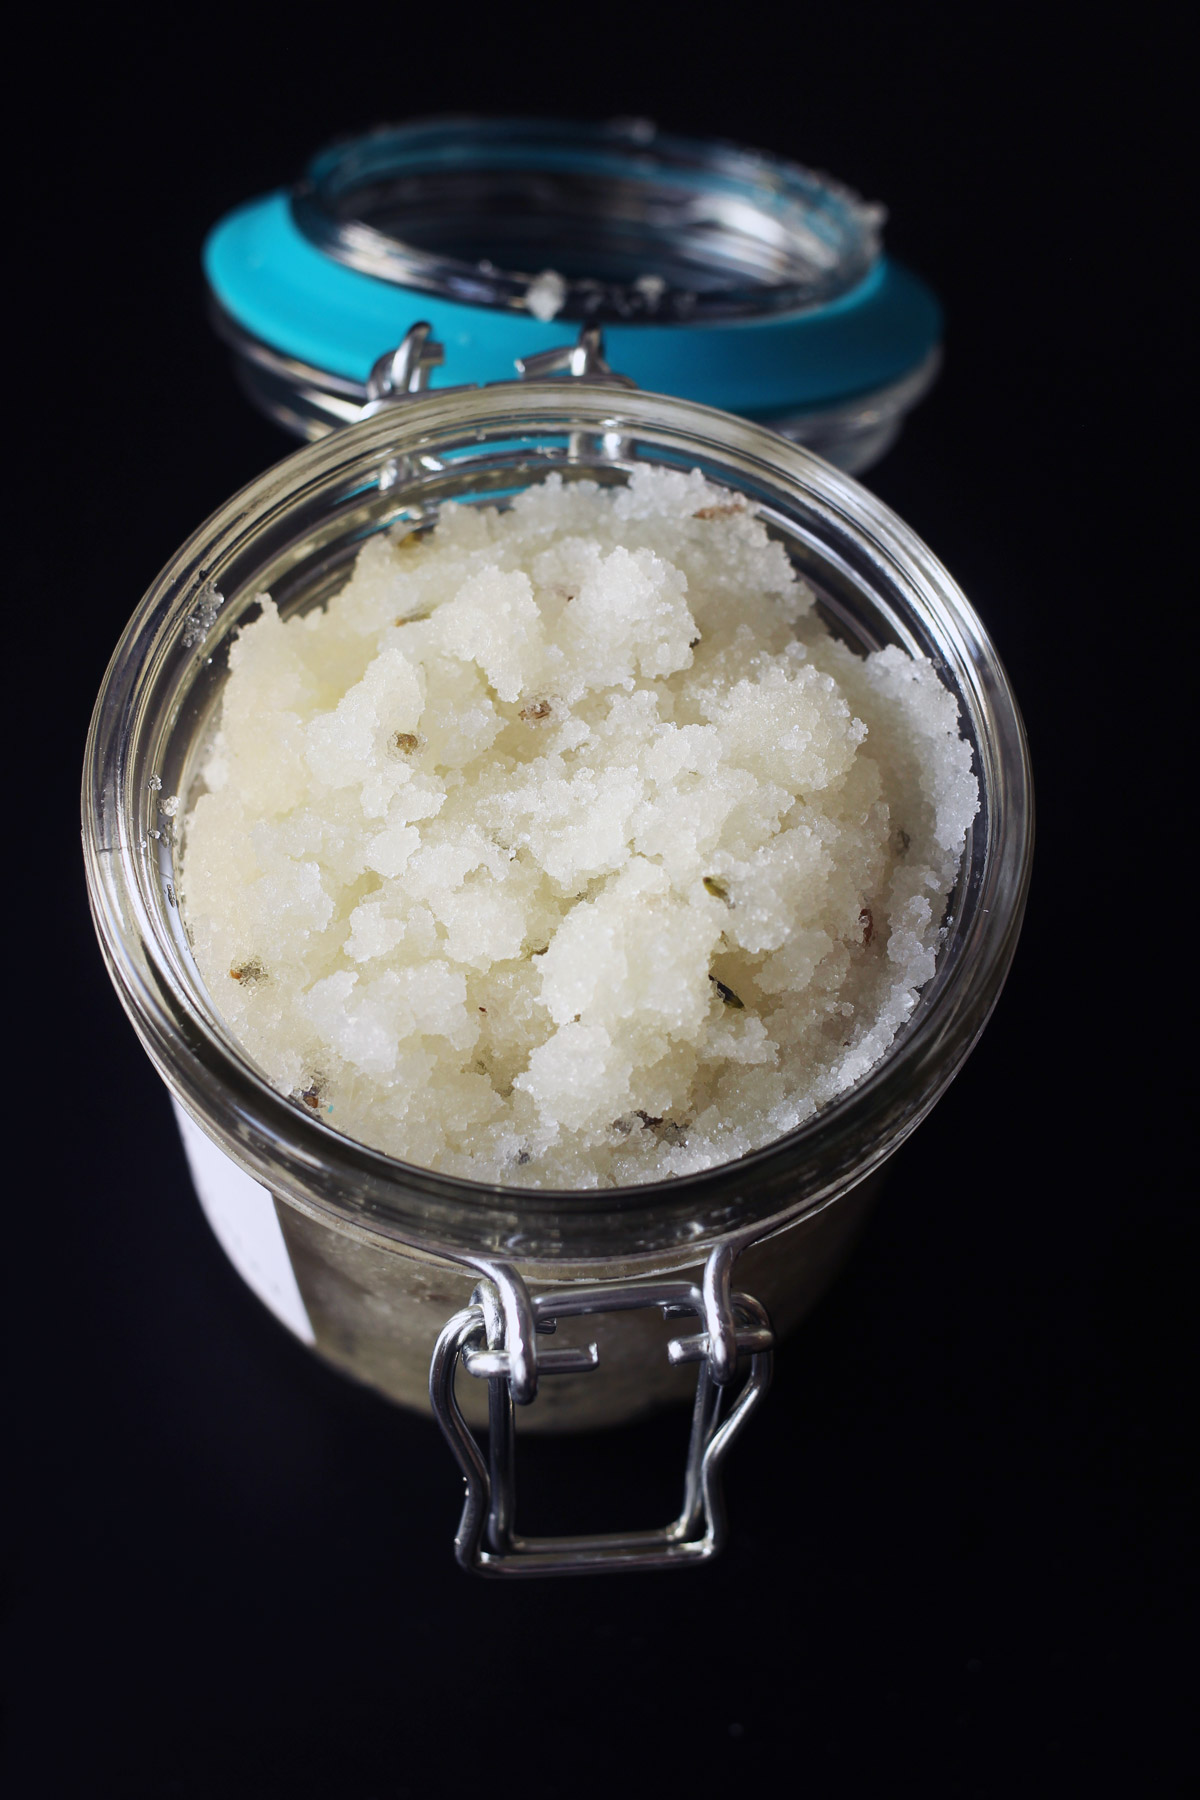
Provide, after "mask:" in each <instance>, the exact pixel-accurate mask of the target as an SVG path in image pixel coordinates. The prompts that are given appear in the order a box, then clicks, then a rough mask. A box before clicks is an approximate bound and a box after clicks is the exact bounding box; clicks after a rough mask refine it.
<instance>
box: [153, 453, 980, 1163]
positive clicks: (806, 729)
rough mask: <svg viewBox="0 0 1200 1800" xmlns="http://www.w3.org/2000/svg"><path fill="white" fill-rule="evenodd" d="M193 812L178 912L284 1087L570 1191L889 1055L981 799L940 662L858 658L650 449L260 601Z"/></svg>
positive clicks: (456, 1157)
mask: <svg viewBox="0 0 1200 1800" xmlns="http://www.w3.org/2000/svg"><path fill="white" fill-rule="evenodd" d="M188 798H189V801H190V805H189V808H188V810H187V813H186V818H185V820H184V838H183V845H182V879H181V894H182V905H183V909H184V917H185V920H186V923H187V928H188V931H189V934H190V936H191V939H192V942H193V944H194V948H195V954H196V958H197V961H198V963H199V967H200V970H201V972H202V974H203V976H204V979H205V981H206V982H207V984H208V987H209V990H210V992H211V994H212V997H213V999H214V1001H215V1003H216V1006H217V1008H218V1010H219V1011H220V1013H221V1014H222V1015H223V1016H224V1018H225V1020H226V1022H227V1024H228V1026H229V1029H230V1031H231V1032H232V1033H233V1035H234V1036H235V1037H236V1038H237V1039H239V1040H240V1042H241V1044H242V1045H243V1047H244V1048H245V1050H246V1052H247V1053H248V1054H249V1056H250V1057H251V1058H252V1059H253V1060H254V1061H255V1062H257V1063H258V1065H259V1066H260V1067H261V1068H262V1069H263V1070H264V1071H265V1073H266V1075H267V1077H268V1078H269V1079H270V1081H271V1082H273V1083H274V1084H275V1085H276V1086H277V1087H278V1088H279V1089H280V1090H282V1091H283V1092H284V1093H287V1094H290V1095H291V1096H293V1097H294V1098H295V1099H296V1101H297V1102H298V1103H299V1104H301V1105H303V1106H305V1107H307V1108H309V1109H310V1110H311V1111H312V1112H313V1113H315V1114H319V1115H320V1117H321V1118H322V1119H323V1120H325V1121H326V1122H327V1123H328V1124H329V1125H331V1126H333V1127H334V1128H336V1129H337V1130H339V1131H341V1132H343V1133H344V1134H346V1135H347V1136H349V1137H353V1138H358V1139H360V1140H362V1141H363V1142H365V1143H368V1144H372V1145H375V1146H377V1147H378V1148H379V1149H381V1150H384V1151H386V1152H387V1153H388V1154H390V1155H392V1156H396V1157H399V1158H401V1159H403V1160H404V1161H406V1162H411V1163H416V1164H421V1165H424V1166H426V1167H430V1168H436V1169H440V1170H443V1171H446V1172H449V1173H452V1174H455V1175H461V1176H467V1177H471V1178H473V1179H476V1180H480V1181H494V1182H501V1183H514V1184H518V1185H521V1186H526V1187H528V1186H542V1187H581V1188H589V1187H597V1186H600V1187H607V1186H614V1185H625V1184H630V1183H637V1182H645V1181H652V1180H657V1179H661V1178H663V1177H669V1176H681V1175H686V1174H690V1173H693V1172H694V1171H696V1170H699V1169H704V1168H707V1167H709V1166H711V1165H713V1164H716V1163H721V1162H726V1161H728V1160H729V1159H731V1158H733V1157H736V1156H740V1155H742V1154H744V1153H745V1152H746V1151H748V1150H752V1149H755V1148H757V1147H759V1146H761V1145H763V1144H766V1143H768V1142H770V1141H771V1140H772V1139H774V1138H777V1137H779V1136H781V1135H782V1134H783V1133H784V1132H787V1131H789V1130H791V1129H792V1128H793V1127H794V1126H796V1125H798V1124H799V1123H800V1122H801V1121H803V1120H804V1119H806V1118H808V1117H810V1116H811V1115H812V1114H813V1113H814V1112H815V1111H816V1110H817V1109H818V1108H819V1107H821V1106H823V1105H825V1104H826V1103H827V1102H829V1101H831V1100H833V1099H834V1098H835V1097H836V1096H838V1095H839V1094H842V1093H844V1092H845V1091H846V1090H847V1089H848V1088H849V1087H851V1086H852V1085H853V1083H854V1082H856V1081H857V1080H859V1079H860V1078H861V1077H862V1076H863V1075H865V1074H866V1072H867V1071H868V1070H869V1069H870V1068H872V1067H873V1066H874V1064H876V1063H877V1062H878V1061H879V1059H880V1058H881V1057H882V1056H883V1055H884V1054H885V1053H886V1051H887V1049H888V1047H889V1045H890V1044H891V1043H892V1041H893V1038H894V1037H895V1034H896V1032H897V1030H898V1028H899V1027H900V1026H901V1025H902V1024H903V1023H904V1021H905V1020H906V1019H907V1018H908V1017H909V1015H910V1014H911V1012H912V1010H913V1007H914V1005H915V1003H916V999H917V994H918V992H919V990H920V988H921V986H922V984H923V983H924V982H926V981H927V980H928V979H929V977H930V976H931V975H932V973H933V970H934V960H935V954H936V951H937V947H938V943H939V941H940V936H941V930H942V918H943V914H944V911H945V906H946V900H947V896H948V894H949V892H950V890H951V888H952V886H953V884H954V881H955V878H956V876H957V873H958V869H959V866H960V862H961V858H962V854H963V847H964V839H965V833H966V831H967V828H968V826H969V825H970V822H971V820H972V818H973V817H974V815H975V811H976V808H977V805H978V790H977V785H976V781H975V777H974V775H973V774H972V772H971V753H970V748H969V746H968V745H967V743H965V742H964V741H963V739H962V738H961V737H960V736H959V731H958V713H957V707H956V703H955V701H954V699H953V697H952V696H951V694H950V693H949V692H948V691H947V690H946V689H945V688H944V687H943V686H942V684H941V682H940V681H939V680H938V677H937V675H936V673H935V672H934V670H933V668H932V667H931V666H930V665H929V664H928V663H927V662H924V661H921V660H914V659H913V658H911V657H910V656H908V655H907V654H906V653H904V652H903V651H901V650H899V649H897V648H887V649H884V650H881V651H878V652H876V653H874V654H872V655H869V656H866V657H862V656H858V655H856V654H854V653H853V652H852V651H851V650H850V649H848V648H847V647H846V646H845V645H843V644H841V643H839V642H838V641H836V640H835V639H834V638H833V637H832V636H831V635H830V633H829V631H828V630H827V629H826V627H825V626H824V624H823V623H822V622H821V620H820V619H819V617H818V615H817V613H816V612H815V611H814V610H813V594H812V591H811V589H810V588H809V587H808V586H807V585H806V584H805V583H804V582H803V581H802V580H800V579H798V577H797V575H796V573H795V571H794V569H793V568H792V566H791V563H790V562H789V559H788V557H787V555H786V553H785V551H784V549H783V548H782V546H781V545H780V544H779V543H778V542H776V541H773V540H772V539H771V538H770V537H769V535H768V533H767V530H766V528H765V526H764V525H763V524H762V523H761V522H760V521H759V520H758V519H756V518H755V516H754V515H753V513H752V512H751V511H750V510H749V509H748V508H747V507H746V506H745V505H744V504H743V503H742V501H741V500H740V499H738V498H737V497H736V496H735V495H734V494H732V493H730V492H728V491H726V490H724V489H721V488H718V487H715V486H713V485H712V484H711V483H709V482H706V481H705V480H704V479H703V478H702V477H701V475H700V474H699V472H698V471H693V472H692V473H690V474H684V473H682V472H677V471H672V470H664V469H656V468H651V467H646V468H642V469H637V470H635V471H634V472H633V474H632V476H631V478H630V480H629V484H628V486H620V487H614V488H601V487H599V486H597V485H596V484H595V483H593V482H589V481H578V482H569V483H564V482H563V481H562V480H561V479H560V478H559V477H558V476H556V475H552V476H550V477H549V479H547V480H546V481H544V482H543V483H541V484H540V485H537V486H534V487H531V488H529V489H528V490H526V491H525V492H524V493H522V494H521V495H520V496H519V497H518V498H517V499H515V500H514V501H513V503H512V505H511V506H510V507H507V508H506V509H504V510H500V509H498V508H496V507H494V506H481V505H451V504H446V505H443V506H442V507H441V509H440V511H439V513H438V515H437V520H436V526H435V528H434V529H432V530H421V531H413V530H407V529H402V530H397V531H394V532H392V533H388V534H380V535H378V536H376V537H373V538H371V539H370V540H369V541H368V542H367V543H366V545H365V546H364V548H363V549H362V551H361V552H360V554H359V556H358V560H357V562H356V564H355V567H354V572H353V574H352V576H351V578H350V580H349V581H348V583H347V584H346V586H345V587H344V588H343V589H342V590H341V592H340V593H338V594H337V595H336V596H335V597H334V598H333V599H332V600H330V601H329V603H328V605H327V606H325V607H324V609H322V610H313V611H310V612H308V613H307V614H304V615H303V616H296V617H293V618H290V619H289V620H287V621H286V622H284V621H283V620H281V619H280V617H279V615H278V613H277V611H276V609H275V606H274V605H273V603H272V602H271V600H270V599H269V598H268V597H267V596H265V595H264V596H263V597H262V612H261V616H259V617H257V618H255V620H254V621H253V622H252V623H251V624H249V625H247V626H246V627H245V628H244V629H243V630H242V631H241V633H240V635H239V636H238V638H237V640H236V641H235V643H234V644H233V646H232V649H231V652H230V670H229V677H228V680H227V683H226V686H225V689H224V694H223V700H222V708H221V714H220V719H219V723H218V727H217V729H216V731H215V733H214V736H213V738H212V741H211V745H210V747H209V750H208V752H207V756H206V760H205V761H204V764H203V768H202V774H201V777H200V779H198V781H197V783H196V786H195V791H194V793H193V794H192V795H191V796H189V797H188Z"/></svg>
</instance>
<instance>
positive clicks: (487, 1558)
mask: <svg viewBox="0 0 1200 1800" xmlns="http://www.w3.org/2000/svg"><path fill="white" fill-rule="evenodd" d="M735 1255H736V1248H735V1247H734V1246H733V1245H732V1244H725V1245H720V1246H718V1248H717V1249H716V1250H715V1251H714V1252H713V1254H712V1255H711V1256H710V1257H709V1259H708V1264H707V1265H706V1268H705V1272H704V1282H703V1286H702V1287H697V1286H696V1285H695V1283H693V1282H690V1281H654V1282H638V1283H635V1284H632V1285H630V1284H622V1283H620V1282H613V1283H608V1284H606V1285H603V1286H596V1287H586V1288H585V1287H580V1288H564V1289H560V1290H558V1291H557V1292H551V1293H546V1294H539V1295H538V1296H537V1297H536V1298H532V1297H531V1296H530V1294H529V1290H528V1288H527V1287H526V1285H525V1283H524V1281H523V1280H522V1278H521V1276H520V1274H519V1273H518V1272H517V1270H516V1269H514V1268H513V1267H512V1266H511V1265H510V1264H506V1263H490V1264H487V1265H481V1267H486V1275H485V1278H484V1280H483V1281H481V1282H480V1283H479V1285H478V1287H477V1288H476V1289H475V1292H474V1294H473V1296H472V1299H471V1304H470V1306H467V1307H465V1308H464V1309H463V1311H462V1312H458V1313H455V1315H454V1317H453V1318H452V1319H449V1320H448V1321H447V1322H446V1325H445V1326H444V1328H443V1330H442V1332H441V1335H440V1336H439V1338H438V1341H437V1344H436V1346H435V1348H434V1352H433V1360H432V1362H431V1364H430V1369H429V1398H430V1401H431V1403H432V1406H433V1411H434V1416H435V1418H436V1419H437V1421H438V1424H439V1425H440V1426H441V1428H442V1431H443V1432H444V1434H445V1436H446V1440H447V1442H448V1443H449V1445H450V1448H451V1450H452V1451H453V1452H454V1455H455V1458H456V1460H457V1462H458V1465H459V1467H460V1469H461V1470H462V1472H463V1476H464V1478H465V1480H466V1485H467V1492H466V1499H465V1501H464V1504H463V1511H462V1518H461V1520H460V1521H459V1527H458V1535H457V1537H456V1538H455V1540H454V1550H455V1555H456V1557H457V1558H458V1561H459V1563H460V1565H461V1566H462V1567H463V1568H464V1569H467V1570H469V1571H471V1572H472V1573H475V1574H479V1575H585V1574H601V1573H606V1572H615V1571H618V1570H622V1569H634V1570H644V1569H672V1568H682V1567H691V1566H693V1565H695V1564H696V1563H702V1562H708V1561H710V1560H711V1558H712V1557H714V1556H715V1555H716V1554H717V1552H718V1551H719V1550H720V1549H721V1547H722V1545H723V1544H724V1541H725V1536H726V1522H725V1509H724V1503H723V1499H722V1493H721V1480H720V1477H721V1465H722V1463H723V1462H724V1459H725V1456H726V1455H727V1453H728V1451H729V1449H730V1446H731V1445H732V1443H733V1441H734V1439H735V1438H736V1436H737V1435H738V1433H739V1432H740V1431H741V1430H742V1428H743V1426H744V1425H745V1423H746V1421H747V1419H748V1418H749V1416H750V1414H751V1413H752V1412H753V1410H754V1408H755V1407H756V1406H757V1405H758V1404H759V1402H760V1401H761V1400H762V1398H763V1396H764V1395H765V1393H766V1391H767V1388H768V1386H769V1385H770V1378H771V1356H772V1351H773V1348H774V1343H775V1339H774V1334H773V1332H772V1330H771V1323H770V1320H769V1319H768V1317H767V1314H766V1311H765V1309H764V1308H763V1307H762V1306H761V1305H760V1304H759V1302H758V1301H757V1300H755V1299H753V1298H752V1297H751V1296H750V1295H749V1294H741V1293H733V1292H731V1286H730V1272H731V1270H732V1265H733V1260H734V1257H735ZM646 1307H661V1308H662V1311H663V1315H664V1317H667V1318H675V1317H688V1316H691V1317H694V1318H696V1319H697V1320H698V1321H700V1323H701V1324H702V1325H703V1327H704V1329H703V1330H701V1331H698V1332H696V1333H694V1334H693V1335H691V1336H687V1337H679V1338H673V1339H672V1340H671V1342H670V1343H669V1344H668V1346H667V1355H668V1357H669V1358H670V1360H671V1362H673V1363H685V1362H697V1363H699V1365H700V1371H699V1376H698V1379H697V1383H696V1400H695V1405H694V1407H693V1410H692V1435H691V1441H690V1443H689V1446H688V1456H687V1464H686V1469H685V1473H684V1488H683V1505H682V1507H681V1510H680V1512H679V1515H678V1517H677V1518H675V1519H674V1520H673V1521H672V1522H671V1523H670V1524H669V1525H665V1526H662V1527H660V1528H658V1529H656V1530H650V1531H637V1532H605V1533H600V1534H598V1535H594V1536H585V1537H522V1536H520V1535H519V1534H518V1533H517V1531H516V1529H515V1525H514V1516H515V1504H516V1479H515V1448H516V1446H515V1431H514V1418H513V1408H514V1405H528V1404H529V1403H530V1402H531V1401H532V1400H533V1399H534V1397H535V1395H536V1393H537V1384H538V1379H539V1377H540V1376H541V1375H555V1374H567V1373H581V1372H583V1371H585V1370H592V1369H596V1368H598V1367H599V1361H600V1359H599V1355H598V1352H597V1349H596V1346H595V1344H591V1345H589V1346H588V1347H587V1349H569V1348H563V1349H556V1348H553V1347H545V1348H543V1347H541V1346H539V1344H538V1341H537V1340H538V1338H539V1336H547V1335H550V1334H552V1333H553V1332H554V1331H555V1330H556V1328H557V1326H558V1322H559V1320H560V1319H568V1318H579V1317H581V1316H585V1315H590V1314H595V1313H606V1312H627V1311H635V1310H638V1309H640V1308H646ZM741 1358H748V1359H749V1369H748V1372H747V1374H746V1379H745V1381H744V1383H743V1384H742V1387H741V1388H740V1390H739V1391H738V1392H737V1394H736V1396H735V1397H734V1399H733V1400H732V1403H731V1404H730V1405H728V1406H726V1404H725V1401H726V1396H727V1395H728V1394H729V1393H731V1392H732V1388H733V1384H734V1381H735V1377H736V1375H737V1369H738V1362H739V1359H741ZM460 1362H461V1363H462V1365H463V1367H464V1368H465V1369H466V1371H467V1373H468V1374H469V1375H473V1376H475V1377H476V1378H477V1379H479V1380H484V1381H486V1382H487V1383H488V1458H487V1460H486V1461H485V1460H484V1456H483V1452H482V1451H481V1450H480V1447H479V1444H478V1442H477V1440H476V1438H475V1435H474V1433H473V1432H472V1431H471V1429H470V1427H469V1426H468V1425H467V1423H466V1420H465V1419H464V1418H463V1416H462V1413H461V1411H460V1410H459V1406H458V1401H457V1399H456V1397H455V1393H454V1377H455V1374H456V1372H457V1369H458V1365H459V1363H460Z"/></svg>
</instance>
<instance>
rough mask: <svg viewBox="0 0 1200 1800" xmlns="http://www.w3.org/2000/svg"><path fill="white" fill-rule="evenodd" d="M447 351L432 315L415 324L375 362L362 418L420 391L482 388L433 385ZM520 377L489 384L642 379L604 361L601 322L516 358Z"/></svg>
mask: <svg viewBox="0 0 1200 1800" xmlns="http://www.w3.org/2000/svg"><path fill="white" fill-rule="evenodd" d="M445 360H446V350H445V346H444V345H443V344H440V343H439V342H438V340H437V339H436V338H435V337H434V335H433V327H432V325H430V324H429V322H428V320H426V319H418V320H417V323H416V324H415V325H410V326H409V328H408V330H407V331H406V332H405V334H404V336H403V337H402V338H401V339H400V342H399V344H398V345H397V346H396V348H395V349H394V350H388V351H385V353H384V354H383V355H382V356H381V357H379V359H378V360H377V361H376V362H375V364H374V365H373V366H372V369H371V373H370V375H369V376H368V377H367V402H366V405H365V406H364V407H363V408H362V409H361V412H360V413H359V417H360V418H363V419H370V418H373V417H374V416H375V414H376V413H378V412H383V411H384V409H385V408H387V407H392V406H395V405H397V403H398V402H401V401H404V400H411V399H412V398H413V397H414V396H415V395H417V394H425V393H429V392H431V391H435V392H437V393H438V394H461V393H464V392H465V391H466V390H467V389H468V388H473V387H478V386H479V385H480V384H479V383H478V382H474V381H465V382H460V383H459V384H458V385H457V386H454V387H439V388H437V389H436V390H431V389H430V386H429V377H430V373H431V371H432V370H434V369H440V368H441V366H442V364H443V363H444V362H445ZM515 366H516V370H517V375H516V379H515V380H513V379H511V378H510V379H509V380H507V381H489V382H487V383H485V384H484V385H486V386H487V387H517V386H519V385H520V384H521V383H522V382H527V381H553V380H556V379H559V378H561V377H562V376H568V377H570V378H572V379H574V380H577V381H586V382H589V383H595V384H597V385H603V386H606V387H622V388H635V387H636V386H637V382H636V381H633V380H631V379H630V377H629V376H628V375H618V374H616V373H615V372H614V371H613V370H612V369H610V368H609V366H608V364H607V362H605V360H604V334H603V333H602V332H601V330H600V327H599V326H598V325H584V326H583V327H582V328H581V330H580V333H579V336H578V338H577V339H576V340H575V342H574V343H573V344H556V345H555V346H554V348H553V349H551V350H539V351H538V352H537V353H536V355H534V356H518V357H517V358H516V359H515Z"/></svg>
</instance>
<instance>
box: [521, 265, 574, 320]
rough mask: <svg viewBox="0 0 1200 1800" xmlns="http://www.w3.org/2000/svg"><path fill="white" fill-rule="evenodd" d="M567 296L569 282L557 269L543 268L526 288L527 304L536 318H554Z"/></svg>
mask: <svg viewBox="0 0 1200 1800" xmlns="http://www.w3.org/2000/svg"><path fill="white" fill-rule="evenodd" d="M566 297H567V284H566V282H565V281H564V280H563V278H562V276H561V275H560V274H559V272H558V270H557V269H543V270H542V272H541V274H540V275H539V276H537V277H536V279H535V280H533V281H531V282H530V284H529V286H528V287H527V288H526V290H525V304H526V306H527V307H528V308H529V310H530V312H531V313H532V314H533V316H534V318H535V319H542V320H548V319H552V318H553V317H554V315H555V314H556V313H559V312H561V311H562V306H563V301H564V300H565V299H566Z"/></svg>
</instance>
